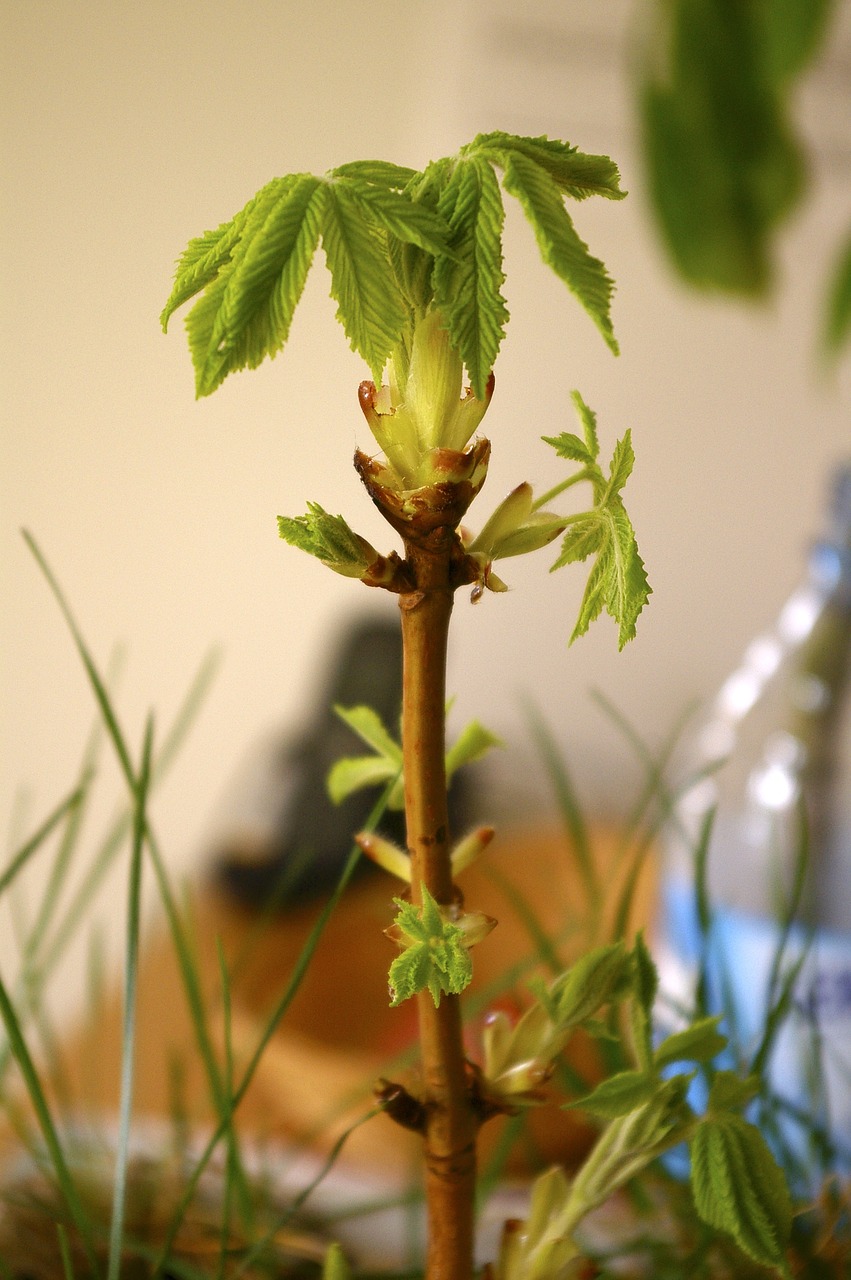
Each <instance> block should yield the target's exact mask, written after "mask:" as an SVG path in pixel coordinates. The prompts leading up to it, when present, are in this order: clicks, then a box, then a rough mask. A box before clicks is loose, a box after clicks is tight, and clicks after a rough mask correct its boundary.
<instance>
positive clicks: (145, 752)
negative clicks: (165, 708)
mask: <svg viewBox="0 0 851 1280" xmlns="http://www.w3.org/2000/svg"><path fill="white" fill-rule="evenodd" d="M152 747H153V722H152V720H150V719H149V720H148V723H147V725H146V727H145V741H144V746H143V748H142V763H141V766H140V769H139V778H138V783H137V784H136V786H135V788H134V791H135V796H134V806H133V808H134V812H133V847H132V853H131V858H130V880H129V888H128V900H127V943H126V953H125V977H124V1024H123V1030H122V1039H121V1093H120V1103H119V1121H118V1147H117V1151H116V1159H115V1186H114V1192H113V1200H112V1221H111V1224H110V1232H109V1264H108V1268H107V1280H118V1277H119V1273H120V1268H121V1253H122V1240H123V1236H124V1208H125V1200H126V1194H127V1167H128V1163H129V1159H130V1115H131V1111H132V1104H133V1069H134V1062H135V1045H136V987H137V978H138V969H139V920H140V913H141V905H142V852H143V848H144V844H145V831H146V828H147V818H146V813H145V807H146V804H147V799H148V786H149V783H150V778H151V752H152Z"/></svg>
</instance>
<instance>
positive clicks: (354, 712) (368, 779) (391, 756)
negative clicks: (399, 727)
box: [327, 706, 405, 810]
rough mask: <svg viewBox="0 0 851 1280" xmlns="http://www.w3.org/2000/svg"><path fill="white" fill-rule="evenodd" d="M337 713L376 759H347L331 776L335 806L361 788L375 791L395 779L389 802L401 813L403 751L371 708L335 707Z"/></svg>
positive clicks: (330, 785)
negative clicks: (369, 788) (376, 787)
mask: <svg viewBox="0 0 851 1280" xmlns="http://www.w3.org/2000/svg"><path fill="white" fill-rule="evenodd" d="M334 712H335V714H336V715H338V716H339V717H340V719H341V720H342V721H343V722H344V723H345V724H347V725H348V726H349V728H350V729H352V730H353V731H354V732H355V733H356V734H357V735H358V737H359V738H361V739H362V741H363V742H365V743H366V745H367V746H368V747H371V748H372V750H373V752H374V755H371V756H345V757H344V758H343V759H341V760H337V761H336V762H335V763H334V764H333V765H332V766H331V769H330V771H329V773H328V781H327V787H328V794H329V796H330V797H331V799H332V801H333V802H334V804H342V802H343V801H344V800H345V799H346V798H347V797H348V796H350V795H351V794H352V792H354V791H359V790H360V789H361V787H372V786H376V785H378V784H379V783H382V782H390V781H392V780H393V779H394V778H395V779H396V785H395V786H394V788H393V790H392V791H391V793H390V796H389V798H388V801H387V805H388V808H390V809H397V810H398V809H401V808H402V807H403V805H404V803H405V795H404V790H403V783H402V748H401V746H400V745H399V743H398V742H396V741H395V739H394V738H393V737H392V736H391V735H390V734H389V733H388V731H387V729H386V728H385V727H384V724H383V722H382V720H381V717H380V716H379V715H378V713H377V712H376V711H373V709H372V707H339V706H335V707H334Z"/></svg>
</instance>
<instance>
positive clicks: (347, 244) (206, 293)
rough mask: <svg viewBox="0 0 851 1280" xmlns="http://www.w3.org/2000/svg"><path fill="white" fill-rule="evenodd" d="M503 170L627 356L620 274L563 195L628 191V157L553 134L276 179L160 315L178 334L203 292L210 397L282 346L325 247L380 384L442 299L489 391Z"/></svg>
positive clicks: (574, 285) (340, 314) (201, 251)
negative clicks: (615, 312)
mask: <svg viewBox="0 0 851 1280" xmlns="http://www.w3.org/2000/svg"><path fill="white" fill-rule="evenodd" d="M497 169H501V170H502V171H503V181H504V186H505V189H506V191H508V192H509V193H511V194H513V195H515V196H516V197H517V198H518V199H519V200H520V203H521V205H522V207H523V209H524V212H525V213H526V216H527V218H528V219H529V221H530V222H531V224H532V227H533V230H534V232H535V235H536V238H537V240H538V244H539V246H540V249H541V253H542V256H543V259H544V261H545V262H546V263H547V264H548V265H549V266H550V267H551V268H552V269H553V270H554V271H555V272H556V274H557V275H558V276H559V278H560V279H562V280H563V281H564V282H565V283H566V284H567V285H568V287H569V288H570V289H571V290H572V291H573V292H574V293H575V294H576V296H577V297H578V298H579V301H580V302H581V303H582V305H583V306H584V307H585V308H586V309H587V311H588V312H589V313H590V315H591V316H592V318H593V319H594V320H595V322H596V323H597V325H598V326H599V328H600V329H601V330H602V332H603V334H604V336H605V338H606V341H607V342H609V345H610V346H612V348H613V349H616V348H615V342H614V338H613V335H612V328H611V321H610V319H609V300H610V295H611V291H612V285H611V281H610V280H609V277H608V275H607V274H606V271H605V268H604V267H603V264H602V263H600V262H599V261H598V260H597V259H596V258H593V257H592V256H591V254H590V253H589V252H588V250H587V248H586V247H585V245H584V244H583V242H582V241H581V240H580V238H579V236H578V235H577V233H576V232H575V231H574V229H573V225H572V223H571V220H570V218H569V216H568V214H567V212H566V210H565V208H564V198H565V197H572V198H573V199H577V200H584V199H585V198H586V197H588V196H592V195H598V196H604V197H606V198H609V199H620V198H621V197H622V196H623V194H624V192H622V191H621V190H620V187H619V186H618V171H617V168H616V166H615V165H614V164H613V163H612V161H611V160H609V158H608V157H607V156H592V155H584V154H582V153H581V152H579V151H577V150H576V148H575V147H571V146H569V145H568V144H567V143H563V142H557V141H553V140H550V139H548V138H543V137H539V138H523V137H517V136H514V135H511V134H506V133H490V134H481V135H480V136H479V137H477V138H475V139H474V140H473V141H472V142H471V143H468V144H467V145H466V146H464V147H462V148H461V149H460V151H459V152H458V153H457V154H456V155H454V156H449V157H445V158H444V159H442V160H437V161H434V162H432V163H431V164H429V165H427V166H426V168H425V169H424V170H423V171H422V172H417V171H415V170H413V169H408V168H404V167H402V166H400V165H395V164H390V163H387V162H385V161H382V160H365V161H361V162H355V163H352V164H344V165H340V166H339V167H338V168H336V169H332V170H331V171H330V172H328V173H326V174H324V175H322V176H319V177H318V176H316V175H314V174H310V173H296V174H288V175H286V176H285V177H282V178H275V179H273V180H272V181H271V182H269V183H267V184H266V186H264V187H263V188H261V190H260V191H258V192H257V194H256V195H255V196H254V197H253V198H252V199H251V200H249V202H248V203H247V204H246V205H245V207H244V208H243V209H241V210H240V212H239V213H237V214H236V216H235V217H234V218H232V219H231V220H230V221H229V222H226V223H223V224H222V225H221V226H220V227H218V228H217V229H216V230H214V231H208V232H206V233H205V234H204V235H202V236H199V237H197V238H195V239H193V240H191V241H190V242H189V245H188V246H187V248H186V250H185V251H184V253H183V254H182V256H181V258H180V259H179V261H178V264H177V271H176V276H175V282H174V287H173V289H172V292H171V295H170V297H169V299H168V302H167V303H166V306H165V308H164V310H163V313H162V317H161V319H162V324H163V328H165V327H166V326H167V324H168V320H169V318H170V316H171V315H172V314H173V313H174V311H175V310H177V308H178V307H180V306H182V305H183V304H184V303H186V302H188V301H189V299H190V298H193V297H195V296H196V295H197V294H200V295H201V297H200V298H199V299H198V301H197V302H196V304H195V306H194V307H193V308H192V310H191V312H190V313H189V316H188V317H187V329H188V333H189V342H190V349H191V352H192V359H193V363H194V366H195V378H196V390H197V394H198V395H199V396H204V395H209V394H210V392H212V391H213V390H215V388H216V387H218V386H219V385H220V383H221V382H222V381H223V379H224V378H225V377H226V376H227V374H229V373H232V372H234V371H236V370H238V369H244V368H254V367H255V366H256V365H258V364H259V363H260V362H261V361H262V360H263V359H265V358H266V357H267V356H274V355H275V354H276V353H277V352H278V351H279V350H280V349H281V348H282V347H283V345H284V343H285V342H286V340H287V337H288V335H289V330H290V324H291V321H292V318H293V313H294V311H295V307H296V305H297V303H298V301H299V298H300V297H301V293H302V290H303V288H304V283H305V280H306V277H307V273H308V271H309V269H310V264H311V262H312V260H313V256H314V254H315V251H316V249H317V247H318V245H319V243H320V241H321V243H322V246H323V249H324V252H325V258H326V261H327V264H328V268H329V271H330V273H331V293H332V296H333V297H334V299H335V300H336V302H337V308H338V309H337V318H338V320H339V321H340V323H341V325H342V326H343V329H344V330H345V332H346V334H347V336H348V338H349V341H350V343H351V345H352V347H353V348H354V349H355V350H356V351H357V352H358V353H359V354H360V355H361V356H362V357H363V358H364V359H365V360H366V362H367V364H368V365H369V367H370V369H371V371H372V375H373V378H374V380H375V382H376V383H377V384H380V382H381V373H382V369H383V366H384V364H385V362H386V361H388V360H392V361H393V363H394V365H395V366H396V374H397V376H398V375H399V374H400V373H401V374H402V375H404V373H405V367H406V361H407V359H408V358H409V356H410V349H409V347H410V336H411V333H412V332H413V328H414V324H415V321H416V320H417V319H418V318H420V319H421V318H422V314H423V313H424V312H425V311H427V309H428V308H430V307H432V306H434V307H436V309H437V310H438V311H439V312H441V313H442V315H443V316H444V318H445V320H446V322H447V325H448V329H449V333H450V337H451V342H452V346H453V348H454V349H455V351H456V353H457V354H458V356H460V358H461V360H463V362H464V364H465V365H466V366H467V372H468V375H469V378H470V382H471V384H472V388H473V391H474V393H475V396H476V398H477V399H478V400H484V399H485V398H486V393H487V388H488V383H489V380H490V375H491V371H492V369H493V365H494V361H495V360H496V356H497V353H498V351H499V347H500V344H501V342H502V338H503V336H504V333H505V325H506V321H507V320H508V311H507V308H506V305H505V299H504V298H503V296H502V284H503V279H504V277H503V271H502V228H503V221H504V210H503V201H502V193H501V190H500V185H499V181H498V178H497V175H496V172H495V170H497ZM402 380H403V381H404V376H403V377H402Z"/></svg>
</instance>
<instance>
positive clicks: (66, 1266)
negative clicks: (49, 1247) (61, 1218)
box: [56, 1222, 74, 1280]
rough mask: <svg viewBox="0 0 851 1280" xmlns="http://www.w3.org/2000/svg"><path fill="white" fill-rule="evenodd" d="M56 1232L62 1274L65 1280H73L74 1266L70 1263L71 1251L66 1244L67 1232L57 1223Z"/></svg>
mask: <svg viewBox="0 0 851 1280" xmlns="http://www.w3.org/2000/svg"><path fill="white" fill-rule="evenodd" d="M56 1231H57V1234H58V1236H59V1253H60V1255H61V1258H62V1274H63V1276H64V1277H65V1280H74V1264H73V1262H72V1261H71V1249H70V1246H69V1244H68V1232H67V1231H66V1230H65V1228H64V1227H63V1225H62V1223H61V1222H57V1224H56Z"/></svg>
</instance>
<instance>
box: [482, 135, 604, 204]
mask: <svg viewBox="0 0 851 1280" xmlns="http://www.w3.org/2000/svg"><path fill="white" fill-rule="evenodd" d="M468 149H469V150H471V151H473V150H475V151H479V152H481V153H482V154H484V155H489V154H493V156H494V158H495V160H496V163H497V164H499V165H500V166H501V167H502V168H505V166H506V163H507V160H508V159H509V158H510V157H512V156H522V157H524V158H526V159H528V160H531V161H533V162H534V163H535V164H536V165H539V166H540V167H541V168H542V169H544V170H545V171H546V172H547V174H548V175H549V176H550V178H552V180H553V181H554V182H555V184H556V186H557V187H558V188H559V190H560V191H562V192H564V194H565V195H568V196H572V197H573V199H574V200H584V199H585V198H586V197H587V196H592V195H594V196H605V197H606V198H607V199H609V200H622V199H623V198H624V196H625V195H626V192H625V191H622V190H621V188H620V174H619V173H618V169H617V165H616V164H615V163H614V161H612V160H610V159H609V157H608V156H594V155H586V154H585V153H583V152H582V151H578V150H577V148H576V147H572V146H570V145H569V143H566V142H559V141H557V140H555V139H552V138H547V137H538V138H521V137H517V136H516V135H515V134H510V133H480V134H479V136H478V137H477V138H475V139H474V140H473V142H472V143H471V144H470V146H469V148H468Z"/></svg>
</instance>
